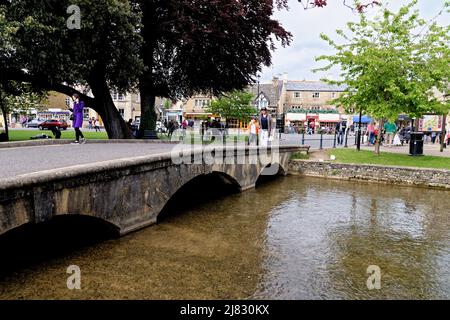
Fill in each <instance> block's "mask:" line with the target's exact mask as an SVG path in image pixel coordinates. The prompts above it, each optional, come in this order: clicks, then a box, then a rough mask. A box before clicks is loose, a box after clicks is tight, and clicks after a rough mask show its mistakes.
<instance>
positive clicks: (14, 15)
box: [0, 0, 143, 138]
mask: <svg viewBox="0 0 450 320" xmlns="http://www.w3.org/2000/svg"><path fill="white" fill-rule="evenodd" d="M70 5H77V6H79V8H80V9H81V28H80V29H69V28H68V27H67V19H68V17H69V14H68V13H67V8H68V7H69V6H70ZM134 9H135V8H134V7H133V6H132V5H131V4H130V2H129V1H108V0H95V1H94V0H13V1H0V14H1V15H2V16H3V23H0V27H1V28H2V29H1V30H0V32H1V33H3V32H8V34H10V36H9V37H8V40H9V47H10V50H9V51H8V52H6V51H0V81H1V82H3V83H7V82H11V81H16V82H17V81H18V82H29V83H31V84H32V85H33V86H34V87H36V89H37V90H39V89H45V90H54V91H58V92H61V93H64V94H67V95H72V94H73V93H75V92H77V90H76V88H80V87H81V88H86V91H87V90H88V89H90V90H91V91H92V93H93V96H94V98H91V97H89V96H87V95H84V94H83V93H85V92H80V93H81V94H83V95H82V99H83V100H85V102H86V104H87V106H89V107H91V108H93V109H94V110H96V111H97V112H98V113H99V114H100V116H101V117H102V119H103V120H104V124H105V128H106V131H107V132H108V135H109V137H110V138H130V137H131V132H130V131H129V129H128V128H127V126H126V123H125V121H124V120H123V119H122V118H121V116H120V114H119V112H118V110H117V109H116V107H115V105H114V103H113V100H112V98H111V95H110V91H112V90H117V91H119V92H125V91H129V90H133V89H136V88H137V83H138V82H137V81H138V78H139V75H140V73H141V72H142V69H143V66H142V61H141V59H140V48H141V38H140V35H139V33H138V32H137V29H138V28H139V23H140V14H139V11H138V10H134ZM11 34H12V35H11ZM11 48H12V49H11Z"/></svg>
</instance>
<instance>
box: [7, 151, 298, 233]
mask: <svg viewBox="0 0 450 320" xmlns="http://www.w3.org/2000/svg"><path fill="white" fill-rule="evenodd" d="M262 150H263V151H262ZM301 150H304V148H303V149H302V148H301V147H298V146H280V147H277V148H268V149H260V148H258V147H244V146H241V147H226V146H223V147H214V148H209V149H208V148H206V149H205V148H203V147H200V148H190V149H184V150H181V149H180V150H177V149H176V148H174V151H172V152H166V153H163V154H155V155H151V156H143V157H135V158H128V159H120V160H112V161H106V162H100V163H93V164H87V165H80V166H75V167H69V168H61V169H55V170H48V171H42V172H37V173H33V174H28V175H23V176H20V177H18V178H10V179H2V180H0V235H2V234H5V233H7V232H8V231H11V230H13V229H15V228H18V227H21V226H23V225H26V224H37V223H42V222H47V221H50V220H51V219H53V218H54V217H57V216H63V215H82V216H90V217H95V218H98V219H101V220H103V221H106V222H108V223H109V224H112V225H113V226H114V227H115V228H116V229H117V231H118V233H119V234H120V235H124V234H127V233H129V232H132V231H135V230H138V229H140V228H143V227H146V226H149V225H152V224H154V223H156V221H157V218H158V215H159V213H160V212H161V211H162V209H163V208H164V206H165V205H166V204H167V202H168V201H169V199H171V197H172V196H173V195H174V194H175V193H176V192H177V191H178V190H179V189H180V188H182V187H183V186H184V185H186V184H187V183H189V182H190V181H192V180H193V179H195V178H196V177H200V176H205V175H216V176H217V177H219V178H220V182H222V183H224V184H228V185H230V184H231V185H233V186H235V187H236V188H237V189H238V190H240V191H244V190H247V189H250V188H254V187H255V184H256V182H257V180H258V178H259V177H260V176H261V175H264V174H268V175H273V174H283V175H284V174H286V173H287V168H288V162H289V160H290V157H291V155H292V154H293V153H294V152H298V151H301ZM262 159H263V160H262ZM205 187H206V188H207V187H208V186H205Z"/></svg>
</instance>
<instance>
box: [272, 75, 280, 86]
mask: <svg viewBox="0 0 450 320" xmlns="http://www.w3.org/2000/svg"><path fill="white" fill-rule="evenodd" d="M279 81H280V78H278V77H277V76H274V77H273V79H272V85H273V86H274V87H275V88H276V87H278V82H279Z"/></svg>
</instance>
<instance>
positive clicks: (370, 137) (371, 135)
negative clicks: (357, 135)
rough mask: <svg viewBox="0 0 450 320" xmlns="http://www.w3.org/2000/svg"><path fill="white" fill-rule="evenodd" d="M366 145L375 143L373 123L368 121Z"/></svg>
mask: <svg viewBox="0 0 450 320" xmlns="http://www.w3.org/2000/svg"><path fill="white" fill-rule="evenodd" d="M367 138H368V139H367V145H368V146H369V145H373V144H375V125H374V124H373V122H371V123H369V125H368V126H367Z"/></svg>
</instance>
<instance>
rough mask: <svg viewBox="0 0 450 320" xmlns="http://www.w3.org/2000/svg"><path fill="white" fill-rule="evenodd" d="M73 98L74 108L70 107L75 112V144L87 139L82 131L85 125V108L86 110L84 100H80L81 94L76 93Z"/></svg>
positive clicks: (84, 141)
mask: <svg viewBox="0 0 450 320" xmlns="http://www.w3.org/2000/svg"><path fill="white" fill-rule="evenodd" d="M72 99H73V102H74V104H73V109H69V110H70V111H72V112H73V127H74V129H75V137H76V140H75V142H74V144H79V143H80V138H81V143H86V139H85V138H84V136H83V133H82V132H81V130H80V128H82V127H83V110H84V102H83V101H80V96H79V95H78V93H75V94H74V95H73V97H72Z"/></svg>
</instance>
